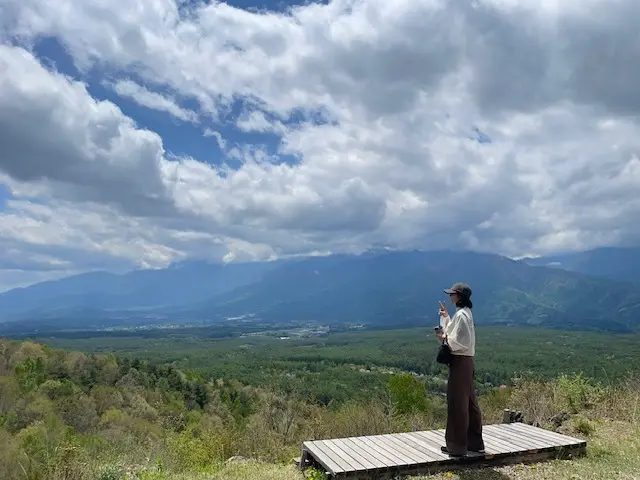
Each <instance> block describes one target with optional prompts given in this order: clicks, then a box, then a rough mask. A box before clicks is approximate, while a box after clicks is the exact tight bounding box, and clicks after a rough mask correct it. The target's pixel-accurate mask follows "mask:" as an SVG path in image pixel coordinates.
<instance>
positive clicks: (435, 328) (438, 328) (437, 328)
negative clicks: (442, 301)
mask: <svg viewBox="0 0 640 480" xmlns="http://www.w3.org/2000/svg"><path fill="white" fill-rule="evenodd" d="M433 329H434V330H435V331H436V332H439V331H440V330H442V326H440V325H439V326H437V327H433Z"/></svg>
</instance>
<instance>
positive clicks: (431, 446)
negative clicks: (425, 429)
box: [406, 432, 449, 461]
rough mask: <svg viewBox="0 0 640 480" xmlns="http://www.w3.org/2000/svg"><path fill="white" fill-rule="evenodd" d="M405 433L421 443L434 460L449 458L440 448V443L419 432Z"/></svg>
mask: <svg viewBox="0 0 640 480" xmlns="http://www.w3.org/2000/svg"><path fill="white" fill-rule="evenodd" d="M406 435H407V436H408V437H409V438H411V439H413V440H414V441H416V442H418V443H419V444H420V445H422V446H423V448H426V449H427V450H429V451H430V452H431V456H432V458H433V459H434V461H442V460H448V459H449V455H447V454H446V453H442V450H440V447H441V445H440V444H439V443H436V442H433V441H431V440H430V439H428V438H426V437H424V436H421V435H419V432H408V433H407V434H406Z"/></svg>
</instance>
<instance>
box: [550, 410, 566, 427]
mask: <svg viewBox="0 0 640 480" xmlns="http://www.w3.org/2000/svg"><path fill="white" fill-rule="evenodd" d="M569 418H571V415H569V414H568V413H567V412H562V413H558V414H556V415H554V416H553V417H551V418H550V419H549V421H550V422H551V423H553V425H554V426H555V427H556V428H558V427H560V426H561V425H562V424H563V423H564V422H566V421H567V420H569Z"/></svg>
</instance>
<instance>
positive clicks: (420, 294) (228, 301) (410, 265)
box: [0, 251, 640, 332]
mask: <svg viewBox="0 0 640 480" xmlns="http://www.w3.org/2000/svg"><path fill="white" fill-rule="evenodd" d="M460 280H464V281H466V282H468V283H470V284H471V285H472V287H473V290H474V301H475V305H476V307H475V310H474V311H475V313H476V318H477V322H478V323H479V324H489V323H495V324H516V325H542V326H549V327H563V328H577V329H599V330H608V331H618V332H631V331H637V330H638V328H639V326H640V316H639V315H638V314H637V311H638V309H637V308H636V307H637V306H640V292H638V291H637V288H636V287H635V286H633V285H632V284H631V283H621V282H619V281H614V280H611V279H606V278H598V277H594V276H590V275H583V274H581V273H576V272H569V271H565V270H562V269H557V268H546V267H534V266H531V265H528V264H526V263H525V262H521V261H514V260H510V259H508V258H505V257H500V256H497V255H489V254H480V253H473V252H446V251H444V252H418V251H415V252H391V253H368V254H363V255H360V256H347V255H335V256H330V257H312V258H306V259H300V260H288V261H278V262H270V263H254V264H238V265H234V264H230V265H226V266H216V265H207V264H200V263H199V262H193V263H191V264H188V265H187V266H184V267H179V268H178V267H172V268H168V269H164V270H154V271H135V272H131V273H130V274H127V275H111V274H104V273H96V274H86V275H84V276H81V277H72V278H69V279H64V280H60V281H57V282H46V283H43V284H38V285H35V286H32V287H28V288H25V289H20V290H13V291H10V292H7V293H5V294H3V295H0V314H2V315H3V318H4V319H5V320H20V321H21V323H20V324H19V325H29V324H30V325H34V326H35V325H40V326H41V325H48V326H52V325H55V324H56V322H60V323H64V325H65V328H79V327H82V328H94V327H104V326H110V325H131V324H134V325H135V324H137V323H138V324H141V323H162V322H164V323H171V322H189V321H204V322H216V321H221V320H224V319H225V318H237V317H246V318H248V319H255V320H256V321H260V322H267V323H274V322H278V323H282V322H297V323H304V322H309V321H315V322H322V323H329V324H333V325H341V324H345V323H348V324H366V325H369V326H373V327H385V328H386V327H389V326H410V325H424V324H425V322H427V323H429V322H430V323H435V322H437V316H436V313H437V308H434V305H436V306H437V302H438V301H439V300H445V298H444V294H443V293H442V290H443V288H445V287H446V286H449V285H450V284H451V283H453V282H454V281H460ZM249 321H251V320H249ZM5 331H7V330H6V329H5Z"/></svg>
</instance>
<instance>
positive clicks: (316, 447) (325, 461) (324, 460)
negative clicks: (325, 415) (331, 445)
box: [304, 440, 345, 474]
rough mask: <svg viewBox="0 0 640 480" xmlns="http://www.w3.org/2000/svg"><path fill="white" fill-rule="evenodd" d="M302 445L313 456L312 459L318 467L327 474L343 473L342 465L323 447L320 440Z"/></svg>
mask: <svg viewBox="0 0 640 480" xmlns="http://www.w3.org/2000/svg"><path fill="white" fill-rule="evenodd" d="M304 445H305V448H306V449H307V451H309V453H311V454H312V455H313V458H315V459H316V460H317V461H318V463H319V464H320V465H322V466H323V467H324V468H326V469H327V470H328V471H329V473H331V474H340V473H343V472H345V469H344V468H343V466H342V464H341V463H339V462H338V461H336V460H335V459H334V458H333V457H334V454H333V452H332V451H331V450H328V449H327V448H325V447H324V445H323V444H322V440H316V441H314V442H305V443H304Z"/></svg>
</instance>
